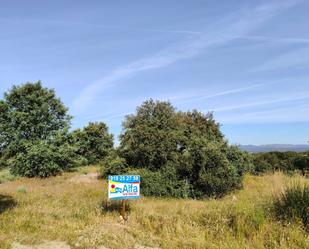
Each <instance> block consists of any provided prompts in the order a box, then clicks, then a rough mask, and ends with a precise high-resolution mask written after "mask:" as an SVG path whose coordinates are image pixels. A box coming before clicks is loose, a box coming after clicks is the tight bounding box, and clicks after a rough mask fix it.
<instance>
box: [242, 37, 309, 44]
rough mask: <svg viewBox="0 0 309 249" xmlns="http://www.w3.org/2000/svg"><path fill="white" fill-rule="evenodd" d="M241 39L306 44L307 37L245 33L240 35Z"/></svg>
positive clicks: (308, 41) (307, 41) (308, 40)
mask: <svg viewBox="0 0 309 249" xmlns="http://www.w3.org/2000/svg"><path fill="white" fill-rule="evenodd" d="M240 38H242V39H248V40H253V41H261V42H272V43H274V42H275V43H296V44H308V43H309V38H299V37H270V36H261V35H259V36H254V35H246V36H242V37H240Z"/></svg>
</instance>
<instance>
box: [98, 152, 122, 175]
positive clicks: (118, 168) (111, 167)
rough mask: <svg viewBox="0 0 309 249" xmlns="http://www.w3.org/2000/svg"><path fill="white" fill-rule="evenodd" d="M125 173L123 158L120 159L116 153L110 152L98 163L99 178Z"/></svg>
mask: <svg viewBox="0 0 309 249" xmlns="http://www.w3.org/2000/svg"><path fill="white" fill-rule="evenodd" d="M126 171H127V164H126V161H125V159H124V158H122V157H120V156H119V155H118V154H117V152H116V151H110V152H109V155H108V156H107V157H105V159H104V160H102V161H101V162H100V176H101V177H104V178H106V177H108V176H109V175H119V174H123V173H125V172H126Z"/></svg>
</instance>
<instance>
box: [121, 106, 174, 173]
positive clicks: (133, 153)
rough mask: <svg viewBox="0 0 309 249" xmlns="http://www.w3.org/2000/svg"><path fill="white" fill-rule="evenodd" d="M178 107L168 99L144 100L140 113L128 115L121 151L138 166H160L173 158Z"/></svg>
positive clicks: (138, 110) (129, 161) (124, 125)
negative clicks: (174, 106)
mask: <svg viewBox="0 0 309 249" xmlns="http://www.w3.org/2000/svg"><path fill="white" fill-rule="evenodd" d="M174 114H175V110H174V108H173V107H172V105H171V104H170V103H168V102H154V101H153V100H150V101H147V102H145V103H144V104H143V105H142V106H140V107H138V108H137V114H136V115H131V116H127V118H126V120H125V121H124V122H123V129H124V131H125V132H124V133H123V134H122V135H121V136H120V139H121V151H122V155H123V156H124V157H125V159H126V161H127V163H128V164H129V165H134V167H137V168H144V167H146V168H149V169H160V168H161V167H162V166H163V165H165V164H166V162H167V161H169V160H171V159H172V158H173V153H174V151H175V150H176V147H177V141H176V139H175V135H176V134H175V130H176V117H175V115H174Z"/></svg>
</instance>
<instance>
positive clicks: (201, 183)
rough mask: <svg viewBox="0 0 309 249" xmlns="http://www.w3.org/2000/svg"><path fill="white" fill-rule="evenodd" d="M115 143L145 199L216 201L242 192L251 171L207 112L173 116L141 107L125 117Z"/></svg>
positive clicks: (156, 106)
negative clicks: (207, 198)
mask: <svg viewBox="0 0 309 249" xmlns="http://www.w3.org/2000/svg"><path fill="white" fill-rule="evenodd" d="M120 139H121V144H120V153H121V155H122V156H123V157H124V158H125V160H126V162H127V164H128V165H129V166H131V167H133V168H135V172H139V173H140V174H141V176H142V179H143V183H142V184H143V187H144V189H146V190H145V192H144V194H149V195H153V194H154V193H157V195H160V196H163V195H167V196H175V197H203V196H216V197H220V196H223V195H224V194H226V193H227V192H229V191H231V190H233V189H236V188H239V187H241V186H242V178H243V175H244V172H246V171H247V170H248V169H249V168H250V166H251V162H250V159H249V155H247V154H246V153H242V152H241V151H240V150H239V149H238V148H237V147H235V146H229V145H228V144H227V142H226V141H225V140H224V136H223V134H222V133H221V131H220V126H219V124H218V123H217V122H216V121H215V120H214V118H213V115H212V113H208V114H206V115H205V114H203V113H201V112H198V111H196V110H194V111H192V112H177V111H176V110H175V108H174V107H173V106H172V105H171V104H170V103H169V102H160V101H157V102H155V101H153V100H149V101H146V102H144V103H143V104H142V105H141V106H140V107H138V108H137V111H136V114H135V115H131V116H127V118H126V120H125V121H124V123H123V133H122V135H121V136H120ZM119 173H120V172H119ZM153 179H155V180H153ZM147 181H149V182H147ZM153 182H156V184H155V185H154V184H153ZM154 186H155V187H154Z"/></svg>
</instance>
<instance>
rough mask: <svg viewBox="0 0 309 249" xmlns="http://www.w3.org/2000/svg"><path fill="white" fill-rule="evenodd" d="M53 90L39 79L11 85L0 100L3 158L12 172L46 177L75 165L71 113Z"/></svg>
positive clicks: (0, 137) (0, 130)
mask: <svg viewBox="0 0 309 249" xmlns="http://www.w3.org/2000/svg"><path fill="white" fill-rule="evenodd" d="M67 112H68V109H67V108H66V107H65V106H64V105H63V103H62V102H61V100H60V99H59V98H57V97H56V94H55V91H54V90H52V89H48V88H45V87H43V86H42V84H41V82H35V83H26V84H23V85H20V86H13V87H12V88H11V89H10V90H9V91H8V92H6V93H5V94H4V98H3V99H2V100H0V150H1V154H2V161H5V163H6V164H7V166H9V167H11V171H12V172H13V173H14V174H17V175H22V176H28V177H33V176H41V177H46V176H49V175H55V174H57V173H59V172H61V171H63V170H65V169H68V168H70V167H72V166H73V165H74V160H75V156H74V155H75V152H74V146H72V145H69V143H68V140H69V135H68V129H69V127H70V120H71V116H69V115H68V113H67Z"/></svg>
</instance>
